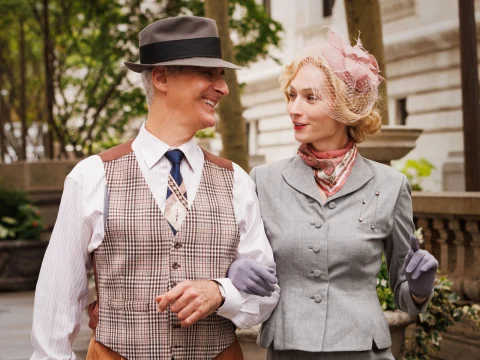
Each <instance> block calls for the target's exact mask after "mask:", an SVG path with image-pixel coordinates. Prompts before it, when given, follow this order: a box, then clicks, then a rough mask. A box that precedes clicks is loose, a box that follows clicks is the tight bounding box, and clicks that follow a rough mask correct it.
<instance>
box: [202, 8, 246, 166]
mask: <svg viewBox="0 0 480 360" xmlns="http://www.w3.org/2000/svg"><path fill="white" fill-rule="evenodd" d="M205 15H206V16H207V17H209V18H212V19H215V21H216V22H217V27H218V33H219V36H220V42H221V44H222V57H223V59H224V60H226V61H229V62H234V61H235V59H234V56H233V45H232V40H231V39H230V31H229V26H228V0H205ZM225 81H226V82H227V85H228V88H229V89H230V95H229V96H227V97H226V98H224V99H223V100H222V101H221V102H220V104H219V116H220V119H221V120H220V121H221V124H222V125H221V134H222V140H223V144H224V146H223V153H222V155H223V156H224V157H226V158H227V159H230V160H232V161H234V162H236V163H237V164H238V165H240V166H241V167H242V168H243V169H245V170H247V171H248V169H249V166H248V150H247V137H246V129H245V125H244V119H243V117H242V103H241V101H240V87H239V86H238V81H237V74H236V73H235V71H232V70H227V71H226V72H225Z"/></svg>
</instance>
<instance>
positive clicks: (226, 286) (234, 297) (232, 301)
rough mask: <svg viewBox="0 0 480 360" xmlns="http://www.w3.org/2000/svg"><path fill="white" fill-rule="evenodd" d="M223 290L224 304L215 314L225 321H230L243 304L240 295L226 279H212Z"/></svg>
mask: <svg viewBox="0 0 480 360" xmlns="http://www.w3.org/2000/svg"><path fill="white" fill-rule="evenodd" d="M214 281H216V282H218V283H219V284H221V285H222V286H223V290H225V302H224V303H223V305H222V306H220V307H219V308H218V310H217V314H218V315H220V316H223V317H224V318H227V319H232V318H233V317H234V316H235V315H236V314H237V313H238V312H239V311H240V308H241V306H242V303H243V299H242V295H241V294H240V292H239V291H238V289H237V288H236V287H235V286H234V285H233V284H232V281H231V280H230V279H227V278H223V279H214Z"/></svg>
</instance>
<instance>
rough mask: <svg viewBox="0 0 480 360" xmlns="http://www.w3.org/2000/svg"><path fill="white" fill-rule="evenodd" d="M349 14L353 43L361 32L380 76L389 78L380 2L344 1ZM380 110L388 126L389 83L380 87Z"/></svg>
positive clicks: (375, 0)
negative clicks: (385, 59) (386, 69)
mask: <svg viewBox="0 0 480 360" xmlns="http://www.w3.org/2000/svg"><path fill="white" fill-rule="evenodd" d="M344 1H345V12H346V14H347V24H348V35H349V38H350V41H351V42H353V41H354V39H356V38H357V37H358V36H359V32H361V39H362V43H363V46H364V47H365V49H366V50H368V52H369V53H371V54H373V55H374V56H375V58H376V59H377V62H378V66H379V68H380V72H381V73H380V75H382V76H383V77H384V78H387V73H386V71H385V61H384V53H383V35H382V18H381V14H380V4H379V1H378V0H364V1H355V0H344ZM379 94H380V100H379V109H380V111H381V112H382V124H388V99H387V83H386V82H385V81H383V82H382V84H381V85H380V87H379Z"/></svg>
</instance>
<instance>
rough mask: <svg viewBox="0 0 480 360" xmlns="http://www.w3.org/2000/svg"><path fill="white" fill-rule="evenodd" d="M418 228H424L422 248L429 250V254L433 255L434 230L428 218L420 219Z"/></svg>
mask: <svg viewBox="0 0 480 360" xmlns="http://www.w3.org/2000/svg"><path fill="white" fill-rule="evenodd" d="M417 227H418V228H420V227H421V228H422V234H423V244H422V248H424V249H425V250H427V251H428V252H429V253H431V254H433V234H432V229H431V228H430V226H429V224H428V218H426V217H423V216H422V217H419V218H418V221H417Z"/></svg>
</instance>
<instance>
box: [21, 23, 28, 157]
mask: <svg viewBox="0 0 480 360" xmlns="http://www.w3.org/2000/svg"><path fill="white" fill-rule="evenodd" d="M19 21H20V44H19V45H20V49H19V50H20V120H21V123H22V132H21V134H22V135H21V136H22V142H21V147H20V153H19V155H20V156H19V158H20V160H26V159H27V94H26V92H27V90H26V80H25V71H26V66H25V25H24V19H23V17H22V16H20V18H19Z"/></svg>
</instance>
